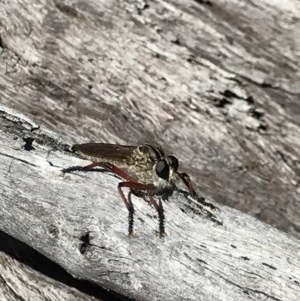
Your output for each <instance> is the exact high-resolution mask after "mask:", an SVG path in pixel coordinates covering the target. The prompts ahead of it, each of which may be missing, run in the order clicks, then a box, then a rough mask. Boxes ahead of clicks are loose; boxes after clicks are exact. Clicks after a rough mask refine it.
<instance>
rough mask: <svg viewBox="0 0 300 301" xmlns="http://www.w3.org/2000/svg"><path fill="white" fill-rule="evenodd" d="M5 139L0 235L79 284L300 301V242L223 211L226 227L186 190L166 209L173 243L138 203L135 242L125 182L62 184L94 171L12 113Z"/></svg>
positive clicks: (145, 293)
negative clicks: (121, 187) (122, 189)
mask: <svg viewBox="0 0 300 301" xmlns="http://www.w3.org/2000/svg"><path fill="white" fill-rule="evenodd" d="M0 135H1V141H2V143H1V145H0V164H1V166H2V170H3V172H2V173H1V175H0V183H1V187H2V192H1V207H0V229H1V230H2V231H3V232H5V233H8V234H9V235H11V236H13V237H14V238H16V239H18V240H20V241H22V242H24V243H26V244H27V245H29V246H30V247H31V248H33V249H34V250H37V251H38V252H40V253H41V254H43V255H44V256H46V257H47V258H49V259H50V260H51V261H53V262H55V263H57V264H58V265H60V266H61V267H62V268H63V269H65V270H66V271H67V272H68V273H69V274H71V275H72V276H73V277H75V278H78V279H84V280H87V281H90V282H92V283H96V284H97V285H99V287H101V288H105V289H108V290H112V291H114V292H116V293H118V294H121V295H124V296H126V297H128V298H132V299H134V300H199V299H200V300H201V299H203V300H224V299H226V300H253V299H256V300H297V298H298V296H299V293H300V286H299V283H300V270H299V254H298V252H299V241H298V240H297V239H296V238H293V237H292V236H289V235H287V234H285V233H283V232H280V231H279V230H276V229H275V228H273V227H272V226H270V225H267V224H264V223H262V222H260V221H258V220H257V219H255V218H253V217H250V216H248V215H246V214H243V213H241V212H239V211H236V210H234V209H230V208H229V207H225V206H220V212H216V213H215V214H216V216H217V217H218V218H219V219H220V220H222V224H218V223H216V222H214V221H212V220H211V219H209V218H207V217H206V216H205V215H203V210H202V209H201V208H200V207H199V205H198V204H197V202H196V201H195V200H193V199H192V198H190V197H188V196H187V195H186V194H184V193H183V192H182V191H178V192H176V193H174V195H173V196H171V197H169V198H168V200H167V201H165V202H164V207H165V215H166V228H167V234H168V235H167V237H165V238H159V237H158V236H157V233H156V232H157V231H156V230H157V216H156V212H155V210H154V209H153V208H151V207H150V206H149V204H148V203H146V202H145V201H144V200H143V199H142V200H141V199H140V198H137V197H133V202H134V204H135V208H136V219H135V221H136V222H135V230H136V233H137V235H136V236H135V237H128V236H127V214H128V213H127V210H126V208H125V206H124V204H123V202H122V200H121V199H120V196H119V194H118V192H117V189H116V188H117V184H118V182H119V181H120V180H119V179H117V178H115V177H114V176H113V175H111V174H107V173H103V172H93V173H92V172H91V173H83V174H82V173H74V174H68V175H65V176H63V174H62V172H61V170H62V169H63V168H65V167H68V166H74V165H83V164H85V163H86V162H85V161H84V160H81V159H79V158H75V157H74V156H72V155H70V154H69V153H67V152H65V151H64V149H65V148H66V146H65V145H63V144H61V143H59V142H57V141H56V140H55V137H54V136H52V137H51V134H49V132H48V133H47V131H45V130H43V129H39V128H37V127H36V125H35V124H34V123H33V122H30V120H24V119H23V118H22V116H20V115H15V114H14V113H13V112H12V111H10V110H5V109H4V108H2V110H1V131H0ZM28 137H30V138H31V139H30V143H29V144H28V141H29V139H28ZM2 277H3V276H2Z"/></svg>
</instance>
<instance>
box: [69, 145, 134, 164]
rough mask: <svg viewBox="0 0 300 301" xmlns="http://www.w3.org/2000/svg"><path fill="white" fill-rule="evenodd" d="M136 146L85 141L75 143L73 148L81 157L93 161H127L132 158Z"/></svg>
mask: <svg viewBox="0 0 300 301" xmlns="http://www.w3.org/2000/svg"><path fill="white" fill-rule="evenodd" d="M135 148H136V146H131V145H119V144H107V143H85V144H75V145H73V147H72V150H73V151H74V152H75V153H77V154H78V155H80V156H81V157H83V158H87V159H90V160H92V161H99V160H103V159H105V161H106V160H107V161H121V162H125V161H129V160H130V158H131V156H132V152H133V151H134V149H135Z"/></svg>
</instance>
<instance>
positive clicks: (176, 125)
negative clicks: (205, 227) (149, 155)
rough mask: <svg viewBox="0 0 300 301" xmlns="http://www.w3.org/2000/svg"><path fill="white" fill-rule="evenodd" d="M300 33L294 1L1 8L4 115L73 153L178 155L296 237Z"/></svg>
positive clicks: (235, 200)
mask: <svg viewBox="0 0 300 301" xmlns="http://www.w3.org/2000/svg"><path fill="white" fill-rule="evenodd" d="M299 20H300V7H299V1H296V0H289V1H264V0H255V1H246V0H245V1H242V0H241V1H224V0H215V1H201V0H200V1H199V0H198V1H192V0H187V1H176V0H174V1H173V0H163V1H135V0H134V1H92V0H85V1H73V0H72V1H69V0H63V1H52V0H37V1H31V0H11V1H0V87H1V88H0V103H1V104H6V105H8V106H10V107H14V108H15V109H16V110H18V111H20V112H24V113H27V114H29V115H30V116H31V117H32V118H34V120H35V122H37V123H38V125H43V126H46V127H47V128H51V129H52V130H53V131H55V132H56V133H60V134H61V137H64V139H67V141H68V142H71V141H72V142H81V141H91V140H93V141H101V142H103V141H106V142H119V143H120V142H121V143H130V144H131V143H136V142H137V141H140V140H143V141H145V139H146V138H147V139H150V140H152V139H154V140H156V141H158V142H160V143H162V144H163V145H169V146H171V147H172V148H173V150H174V153H175V154H176V155H177V156H178V157H179V158H180V159H181V161H182V163H183V165H184V166H185V167H186V169H188V171H189V173H191V174H192V176H193V178H194V179H196V183H197V186H198V188H201V191H203V192H204V193H205V194H206V195H211V196H213V197H214V198H215V199H218V201H220V202H222V203H225V204H228V205H230V206H234V207H236V208H239V209H241V210H243V211H246V212H249V213H250V214H252V215H255V216H257V217H258V218H259V219H261V220H264V221H266V222H268V223H270V224H272V225H274V226H276V227H278V228H280V229H282V230H284V231H286V232H289V233H292V234H293V235H294V236H296V237H298V238H299V237H300V234H299V233H300V224H299V221H300V208H299V206H300V202H299V199H300V197H299V183H300V179H299V174H300V173H299V170H300V166H299V164H300V163H299V162H300V141H299V137H300V130H299V124H300V120H299V116H300V108H299V106H300V102H299V95H300V93H299V82H300V73H299V62H300V58H299V56H300V43H299V41H300V40H299V38H298V37H299V36H300V22H299ZM54 136H55V135H54ZM55 139H56V136H55ZM1 142H2V141H1ZM90 176H91V175H88V177H90ZM123 210H124V208H123ZM123 218H124V217H123ZM122 221H123V220H122ZM153 227H154V224H153ZM153 229H154V228H153ZM0 256H1V254H0ZM2 262H4V263H5V262H7V260H6V259H5V258H4V259H3V261H2ZM12 265H13V261H9V266H12ZM15 268H16V270H18V269H20V268H22V266H17V265H16V266H15ZM12 270H13V269H12ZM6 277H7V276H6ZM15 277H18V276H16V275H15ZM19 278H20V277H19ZM24 279H25V281H26V277H25V278H24ZM10 280H11V281H12V282H13V283H16V281H15V279H13V278H11V279H10ZM296 281H297V280H296ZM3 283H4V286H2V284H3ZM9 283H10V282H5V281H3V279H2V281H1V284H0V288H1V289H2V288H4V290H5V289H7V288H9ZM45 283H47V281H46V282H45ZM295 283H296V284H297V282H295ZM39 286H40V287H42V286H43V285H42V284H41V285H39ZM21 287H22V288H25V287H26V286H25V285H20V286H19V288H21ZM30 287H32V286H31V282H30V281H29V282H28V288H29V290H30ZM45 287H47V284H45ZM8 292H10V290H8ZM30 293H32V292H30ZM55 294H57V296H59V291H58V287H57V291H56V292H54V294H53V296H52V297H53V298H55ZM37 295H41V299H42V298H43V293H42V292H41V293H40V294H39V293H37V294H36V295H35V297H36V296H37ZM6 296H9V295H7V294H6ZM30 296H32V295H30ZM57 296H56V298H58V297H57ZM15 297H16V296H15V295H13V297H12V298H15ZM22 297H23V296H22V294H21V296H19V298H20V300H22ZM7 298H8V297H7ZM44 298H50V297H49V296H48V295H47V294H46V295H44ZM54 300H55V299H54Z"/></svg>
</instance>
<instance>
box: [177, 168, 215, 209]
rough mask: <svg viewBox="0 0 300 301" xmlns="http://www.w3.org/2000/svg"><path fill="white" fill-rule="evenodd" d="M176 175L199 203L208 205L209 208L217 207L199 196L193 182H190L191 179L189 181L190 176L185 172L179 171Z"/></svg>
mask: <svg viewBox="0 0 300 301" xmlns="http://www.w3.org/2000/svg"><path fill="white" fill-rule="evenodd" d="M178 175H179V177H180V178H181V180H182V182H183V183H184V184H185V185H186V186H187V188H188V189H189V192H190V195H191V196H192V197H194V198H195V199H197V201H198V202H199V203H201V204H202V205H204V206H208V207H210V209H216V208H217V207H215V206H214V205H213V204H211V203H208V202H206V201H205V198H203V197H199V196H198V195H197V193H196V191H195V189H194V187H193V184H192V181H191V178H190V177H189V175H188V174H186V173H185V172H183V173H180V172H178Z"/></svg>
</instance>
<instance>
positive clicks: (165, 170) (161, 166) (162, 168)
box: [156, 159, 170, 180]
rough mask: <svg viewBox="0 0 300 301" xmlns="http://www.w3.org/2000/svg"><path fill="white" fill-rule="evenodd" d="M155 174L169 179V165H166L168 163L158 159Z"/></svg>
mask: <svg viewBox="0 0 300 301" xmlns="http://www.w3.org/2000/svg"><path fill="white" fill-rule="evenodd" d="M156 174H157V175H158V176H159V177H160V178H162V179H164V180H168V179H169V174H170V168H169V165H168V163H167V161H166V160H165V159H163V160H160V161H158V162H157V164H156Z"/></svg>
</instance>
